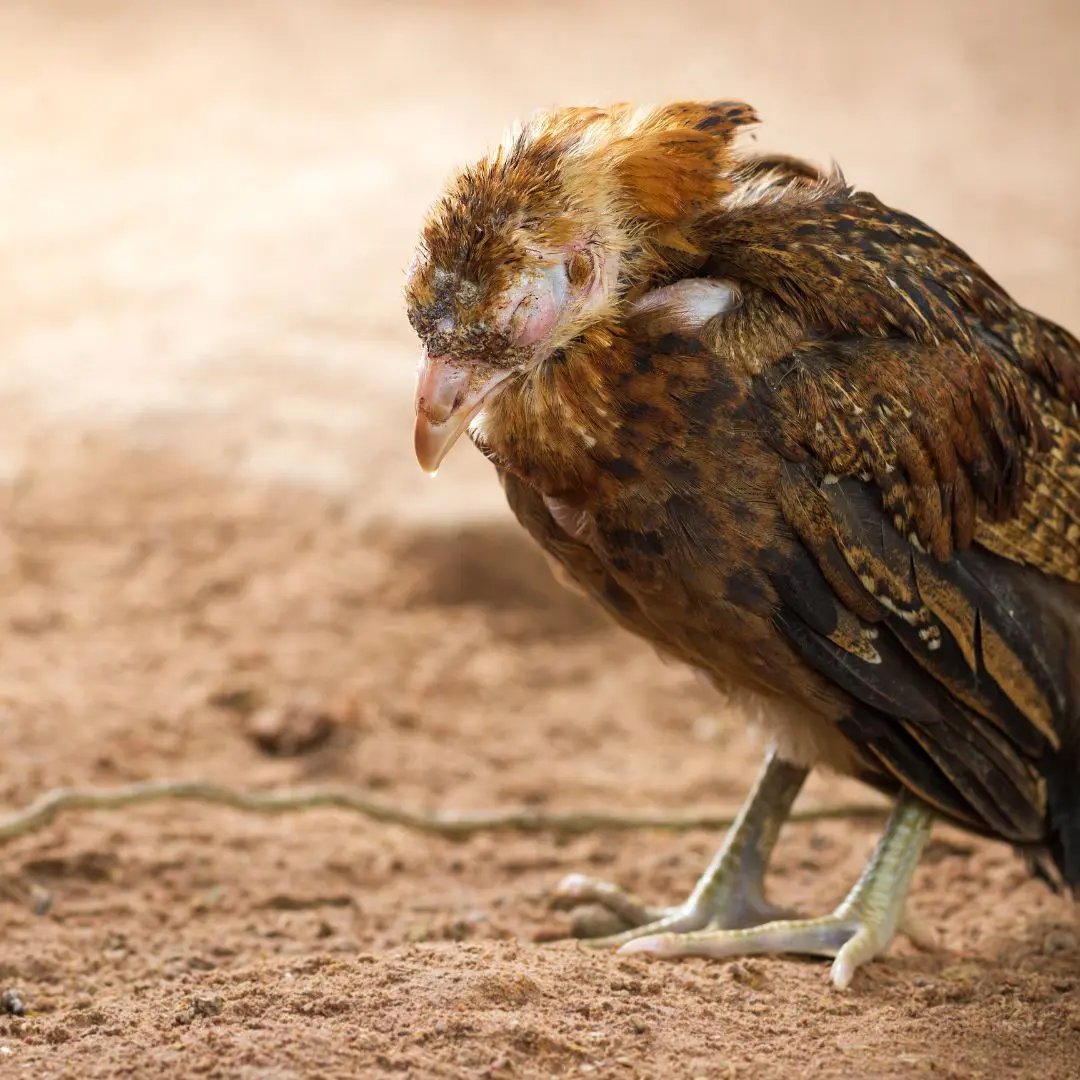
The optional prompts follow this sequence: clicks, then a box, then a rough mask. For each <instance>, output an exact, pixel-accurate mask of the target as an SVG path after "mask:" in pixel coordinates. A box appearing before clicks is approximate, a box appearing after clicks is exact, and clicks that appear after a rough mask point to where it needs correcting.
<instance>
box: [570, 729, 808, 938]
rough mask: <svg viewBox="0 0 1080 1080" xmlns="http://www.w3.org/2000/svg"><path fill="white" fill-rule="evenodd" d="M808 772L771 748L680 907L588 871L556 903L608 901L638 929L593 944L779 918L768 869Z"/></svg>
mask: <svg viewBox="0 0 1080 1080" xmlns="http://www.w3.org/2000/svg"><path fill="white" fill-rule="evenodd" d="M806 776H807V770H806V769H803V768H799V767H797V766H795V765H790V764H788V763H787V762H786V761H781V760H780V758H779V757H778V756H777V754H776V751H775V750H774V749H771V748H770V750H769V752H768V754H767V755H766V757H765V763H764V764H763V765H762V767H761V772H760V773H759V774H758V778H757V781H756V782H755V784H754V788H753V790H752V791H751V792H750V795H749V796H748V798H747V800H746V802H745V803H743V807H742V810H740V811H739V816H738V818H737V819H736V821H735V824H734V825H732V827H731V830H730V831H729V832H728V835H727V839H726V840H725V841H724V845H723V847H721V848H720V850H719V851H718V852H717V853H716V855H715V857H714V858H713V861H712V862H711V863H710V864H709V868H708V869H707V870H706V871H705V873H704V874H703V875H702V876H701V878H700V879H699V881H698V883H697V885H695V886H694V891H693V892H692V893H691V894H690V896H689V897H688V898H687V899H686V901H685V902H684V903H682V904H680V905H679V906H678V907H674V908H657V907H651V906H649V905H648V904H645V903H643V902H642V901H641V900H639V899H638V898H637V897H636V896H634V895H633V894H631V893H629V892H627V891H625V890H624V889H622V888H620V887H619V886H618V885H613V884H612V883H610V882H607V881H597V880H595V879H594V878H589V877H585V876H584V875H583V874H571V875H570V876H569V877H567V878H564V879H563V880H562V881H561V882H560V883H559V885H558V886H557V888H556V894H555V899H556V902H557V903H559V905H560V906H563V907H568V906H569V907H572V906H576V905H578V904H588V903H596V904H601V905H602V906H603V907H605V908H607V910H608V911H609V912H611V913H612V914H614V915H615V916H617V917H618V919H619V921H620V923H621V924H622V925H625V924H627V923H628V924H629V925H630V926H631V927H633V928H634V929H631V930H627V931H626V932H624V933H621V934H614V935H612V936H610V937H602V938H594V939H592V940H591V942H590V943H591V944H595V945H598V946H605V947H606V946H611V947H615V946H618V945H623V944H625V943H626V942H629V941H632V940H634V939H635V938H640V937H652V936H654V935H656V934H663V933H672V934H680V933H685V932H687V931H691V930H705V929H735V928H739V927H747V926H755V925H757V924H758V923H763V922H768V921H769V920H772V919H776V918H777V917H778V916H779V915H780V914H781V912H780V911H778V909H776V908H774V907H773V906H772V905H771V904H770V903H769V902H768V901H767V900H766V899H765V882H764V879H765V870H766V868H767V867H768V864H769V858H770V856H771V855H772V850H773V847H774V846H775V845H776V837H777V835H778V834H779V832H780V826H781V825H783V823H784V821H785V820H786V819H787V816H788V813H789V812H790V811H791V805H792V803H794V801H795V797H796V796H797V795H798V794H799V790H800V789H801V788H802V786H803V782H804V781H805V780H806Z"/></svg>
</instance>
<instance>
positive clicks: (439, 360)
mask: <svg viewBox="0 0 1080 1080" xmlns="http://www.w3.org/2000/svg"><path fill="white" fill-rule="evenodd" d="M509 374H510V372H508V371H496V372H486V371H482V370H478V369H477V368H475V367H472V366H470V365H463V364H461V363H460V362H457V361H455V360H454V359H453V357H450V356H431V355H429V354H428V353H427V351H426V350H425V352H424V356H423V359H422V360H421V362H420V371H419V373H418V374H417V380H416V427H415V429H414V434H413V440H414V445H415V448H416V460H417V461H419V462H420V468H421V469H423V470H424V472H427V473H431V474H433V475H434V474H435V473H436V472H438V469H439V466H440V465H441V464H442V461H443V458H445V457H446V455H447V454H448V453H450V448H451V447H452V446H453V445H454V443H456V442H457V441H458V439H459V438H460V437H461V433H462V432H463V431H465V429H466V428H467V427H468V426H469V423H470V421H471V420H472V418H473V417H474V416H476V414H477V413H478V412H479V411H480V409H481V407H482V406H483V404H484V401H485V400H486V399H487V398H488V396H489V395H490V394H491V392H492V391H493V390H494V389H495V387H496V386H498V385H499V384H500V383H501V382H502V381H503V380H504V379H506V378H507V376H508V375H509Z"/></svg>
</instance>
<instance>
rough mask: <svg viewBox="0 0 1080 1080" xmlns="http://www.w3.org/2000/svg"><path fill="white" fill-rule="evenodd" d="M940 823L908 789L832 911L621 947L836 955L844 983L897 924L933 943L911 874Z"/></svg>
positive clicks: (835, 975)
mask: <svg viewBox="0 0 1080 1080" xmlns="http://www.w3.org/2000/svg"><path fill="white" fill-rule="evenodd" d="M932 824H933V813H932V812H931V811H930V810H928V809H927V808H926V807H925V806H923V805H922V804H920V803H918V802H916V801H915V800H914V799H912V798H911V797H910V796H908V795H906V794H901V796H900V799H899V801H898V802H897V804H896V807H895V809H894V810H893V812H892V814H891V815H890V817H889V821H888V824H887V825H886V826H885V831H884V833H883V834H882V836H881V839H880V840H879V841H878V845H877V847H876V848H875V850H874V854H873V857H872V858H871V859H870V862H869V863H868V864H867V866H866V869H865V870H864V871H863V873H862V877H860V878H859V880H858V882H856V884H855V887H854V888H853V889H852V890H851V892H850V893H848V895H847V899H845V900H844V902H843V903H842V904H841V905H840V906H839V907H838V908H837V909H836V911H834V912H833V913H832V914H831V915H825V916H824V917H822V918H820V919H799V920H794V919H793V920H785V921H780V922H771V923H766V924H765V925H763V926H755V927H753V928H751V929H744V930H705V931H701V932H697V933H678V932H674V933H672V932H665V933H657V934H650V935H649V936H647V937H640V936H639V937H637V938H636V939H635V940H633V941H628V942H627V943H626V944H624V945H623V946H622V948H621V950H620V951H621V952H626V953H629V952H641V953H652V954H654V955H656V956H665V957H682V956H747V955H754V954H761V953H807V954H810V955H813V956H833V957H835V958H836V959H835V961H834V962H833V966H832V981H833V984H834V985H835V986H836V987H837V988H838V989H840V990H843V989H845V988H846V987H847V986H848V985H849V984H850V983H851V979H852V977H853V976H854V974H855V970H856V969H857V968H859V967H861V966H862V965H863V964H865V963H867V962H868V961H870V960H872V959H874V957H876V956H878V955H880V954H881V953H883V952H884V951H885V950H886V949H887V948H888V947H889V943H890V942H891V941H892V939H893V936H894V934H895V933H896V931H897V930H902V931H903V932H904V933H905V934H907V936H908V937H910V938H911V939H912V941H914V942H915V944H916V945H918V946H920V947H923V948H929V947H932V945H933V942H932V941H931V939H930V936H929V935H928V934H927V932H926V931H925V930H923V929H922V928H920V927H918V926H917V925H916V924H915V923H913V922H911V921H909V920H906V919H905V917H904V904H905V902H906V900H907V894H908V890H909V889H910V887H911V878H912V875H913V874H914V873H915V867H916V865H917V864H918V861H919V856H920V855H921V854H922V849H923V847H924V846H925V844H926V840H927V837H928V836H929V835H930V828H931V826H932Z"/></svg>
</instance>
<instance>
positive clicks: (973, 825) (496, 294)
mask: <svg viewBox="0 0 1080 1080" xmlns="http://www.w3.org/2000/svg"><path fill="white" fill-rule="evenodd" d="M754 121H755V117H754V114H753V112H752V110H751V109H750V108H749V107H748V106H746V105H742V104H739V103H733V102H713V103H701V104H699V103H686V104H677V105H671V106H666V107H661V108H655V109H643V110H638V109H634V108H631V107H629V106H617V107H614V108H611V109H593V108H587V109H568V110H563V111H557V112H554V113H549V114H545V115H541V116H538V117H536V118H534V119H533V120H532V121H531V122H530V123H528V124H527V125H525V126H524V127H521V128H519V129H517V130H515V131H514V132H512V133H511V134H510V136H508V138H507V140H506V141H505V142H504V144H503V145H502V147H501V148H500V149H499V150H498V151H497V152H496V153H494V154H493V155H491V156H489V157H487V158H485V159H484V160H482V161H481V162H480V163H479V164H477V165H474V166H472V167H470V168H468V169H466V170H464V171H463V172H462V173H460V174H459V175H458V176H457V177H456V178H455V179H454V180H453V181H452V182H451V184H450V185H449V188H448V190H447V191H446V193H445V194H444V195H443V197H442V198H441V199H440V200H439V202H438V203H437V204H436V206H435V208H434V210H433V211H432V213H431V215H430V217H429V219H428V221H427V222H426V224H425V226H424V229H423V234H422V238H421V241H420V245H419V249H418V253H417V257H416V260H415V263H414V265H413V267H412V268H411V270H410V274H409V280H408V284H407V302H408V309H409V317H410V320H411V322H412V325H413V326H414V328H415V329H416V332H417V333H418V335H419V336H420V338H421V340H422V342H423V346H424V351H423V360H422V363H421V368H420V373H419V380H418V387H417V399H416V406H417V423H416V432H415V438H416V452H417V455H418V457H419V460H420V463H421V464H422V465H423V467H424V468H425V469H428V470H429V471H434V470H435V469H437V468H438V466H439V463H440V462H441V461H442V459H443V457H444V455H445V454H446V453H447V451H448V450H449V448H450V446H451V445H452V444H453V443H454V441H455V440H456V439H457V438H458V436H459V435H460V434H461V433H462V432H464V431H466V430H467V431H468V433H469V435H470V437H471V438H472V440H473V442H474V443H475V444H476V445H477V446H478V447H479V448H480V449H481V451H482V452H483V453H484V454H485V455H486V456H487V457H488V458H489V459H490V460H491V461H492V462H493V463H494V464H495V466H496V469H497V470H498V472H499V475H500V477H501V479H502V482H503V484H504V486H505V488H506V492H507V495H508V498H509V501H510V505H511V507H512V508H513V511H514V513H515V514H516V515H517V517H518V519H519V520H520V521H521V523H522V524H523V525H524V526H525V528H526V529H528V531H529V532H530V533H531V534H532V536H533V537H534V538H535V539H536V540H537V541H538V542H539V543H540V544H541V545H542V546H543V548H544V549H545V550H546V551H547V552H548V553H549V555H550V556H552V558H553V559H554V560H555V561H556V562H557V563H558V564H559V566H560V567H561V568H562V570H563V571H564V572H565V574H566V575H567V576H568V577H569V578H570V579H572V581H573V582H575V583H576V584H577V585H578V586H579V587H580V588H581V589H583V590H584V591H585V592H586V593H588V594H589V595H591V596H592V597H594V598H595V599H596V600H597V601H599V602H600V603H601V604H602V605H603V606H604V607H605V608H606V609H607V611H608V612H609V613H610V614H611V616H612V617H613V618H614V619H615V620H616V621H618V622H619V623H621V624H622V625H623V626H624V627H627V628H628V629H630V630H631V631H633V632H634V633H637V634H639V635H641V636H642V637H644V638H647V639H648V640H649V641H651V642H653V643H654V644H655V645H656V646H657V648H658V649H659V650H660V651H661V652H662V653H664V654H666V655H668V656H672V657H675V658H678V659H680V660H682V661H685V662H686V663H688V664H691V665H692V666H694V667H695V668H698V669H700V670H701V671H703V672H705V673H706V674H707V675H708V676H709V677H710V678H711V679H712V680H713V681H714V682H715V683H716V684H717V685H718V686H720V687H721V688H723V689H724V690H725V691H726V692H728V693H730V694H734V695H736V696H737V697H738V698H740V699H741V701H742V702H743V703H744V704H745V705H746V706H747V707H748V708H749V709H750V710H751V712H752V714H754V715H756V716H758V717H760V720H761V723H762V724H763V725H764V726H765V727H766V729H767V730H768V731H769V732H770V733H771V736H772V740H773V742H772V746H771V749H770V751H769V753H768V755H767V757H766V761H765V764H764V766H763V769H762V772H761V774H760V775H759V777H758V781H757V784H756V786H755V788H754V790H753V792H752V794H751V795H750V797H749V799H748V801H747V803H746V804H745V806H744V808H743V811H742V814H741V815H740V819H739V821H738V822H737V824H736V825H735V827H734V828H733V829H732V830H731V832H730V834H729V836H728V838H727V841H726V843H725V845H724V847H723V848H722V849H721V851H720V852H719V853H718V855H717V856H716V858H715V859H714V861H713V863H712V865H711V866H710V867H709V869H708V870H707V871H706V873H705V875H704V876H703V877H702V879H701V880H700V882H699V883H698V885H697V887H696V888H695V889H694V891H693V893H692V894H691V896H690V897H689V899H688V900H687V901H685V902H684V903H683V904H681V905H679V906H678V907H675V908H669V909H654V908H650V907H649V906H647V905H645V904H642V903H641V902H640V901H638V900H636V899H635V898H634V897H632V896H630V895H628V894H626V893H624V892H623V891H622V890H620V889H619V888H618V887H617V886H615V885H612V884H608V883H604V882H600V881H594V880H591V879H588V878H584V877H581V876H576V875H575V876H573V877H571V878H570V879H567V881H565V882H564V883H563V885H562V887H561V894H562V895H563V896H564V897H566V898H569V899H570V900H577V901H582V902H585V901H598V902H600V903H601V904H604V905H605V906H606V907H608V908H609V909H610V910H611V911H612V912H614V913H616V914H617V915H618V916H620V917H621V919H622V920H623V925H626V924H629V925H630V926H631V927H632V929H630V930H627V931H625V932H624V933H621V934H618V935H616V936H613V937H610V938H606V939H603V943H605V944H612V945H618V946H620V947H621V948H622V949H623V951H641V952H651V953H656V954H660V955H664V956H684V955H707V956H727V955H733V954H739V953H761V952H795V953H810V954H820V955H826V956H833V957H835V962H834V964H833V969H832V979H833V982H834V983H835V984H836V985H837V986H840V987H844V986H846V985H847V984H848V983H849V982H850V980H851V978H852V975H853V973H854V971H855V969H856V968H857V967H858V966H859V965H860V964H863V963H865V962H866V961H868V960H869V959H871V958H872V957H874V956H876V955H877V954H879V953H880V952H882V951H883V950H884V949H885V948H887V946H888V944H889V942H890V940H891V939H892V937H893V936H894V934H895V933H896V931H897V930H903V931H904V932H906V933H908V934H909V936H911V937H912V938H913V939H914V940H916V941H917V942H918V943H922V942H923V941H924V939H925V937H926V935H925V934H924V933H923V932H921V931H920V930H919V929H918V927H917V925H916V924H914V923H911V922H909V921H908V920H907V919H906V917H905V912H904V907H905V902H906V897H907V893H908V889H909V886H910V882H911V877H912V874H913V872H914V869H915V866H916V863H917V861H918V858H919V855H920V853H921V850H922V847H923V845H924V843H925V841H926V838H927V835H928V833H929V830H930V826H931V822H932V820H933V819H934V817H935V816H941V817H943V818H946V819H948V820H950V821H952V822H955V823H957V824H959V825H961V826H964V827H967V828H969V829H971V830H974V831H976V832H980V833H983V834H986V835H989V836H994V837H999V838H1002V839H1004V840H1006V841H1009V842H1010V843H1012V844H1013V845H1015V846H1016V847H1017V848H1018V849H1020V850H1021V851H1023V852H1024V853H1025V854H1026V855H1027V857H1028V859H1029V863H1030V865H1031V867H1032V869H1033V871H1034V872H1036V873H1039V874H1040V875H1042V876H1044V877H1047V878H1048V879H1051V880H1052V881H1054V882H1055V883H1063V884H1065V885H1066V886H1068V887H1071V888H1072V889H1074V890H1076V889H1078V888H1080V420H1078V411H1077V403H1078V402H1080V343H1078V342H1077V341H1076V339H1075V338H1073V337H1072V336H1071V335H1070V334H1068V333H1067V332H1066V331H1064V330H1062V329H1061V328H1059V327H1057V326H1055V325H1053V324H1051V323H1049V322H1047V321H1046V320H1044V319H1040V318H1039V317H1038V316H1036V315H1034V314H1032V313H1031V312H1029V311H1026V310H1025V309H1024V308H1022V307H1020V306H1019V305H1018V304H1017V303H1016V302H1015V301H1013V300H1012V299H1011V298H1010V297H1009V296H1008V294H1006V293H1005V292H1004V291H1003V290H1002V289H1001V287H1000V286H998V285H997V284H996V283H995V282H994V281H993V280H992V279H991V278H990V277H988V276H987V274H986V273H985V272H984V271H983V270H982V269H980V268H979V266H978V265H977V264H975V263H974V262H973V261H972V260H971V259H970V258H969V257H968V256H967V255H966V254H965V253H964V252H963V251H961V250H960V249H959V248H957V247H955V246H954V245H953V244H951V243H950V242H949V241H947V240H946V239H944V238H943V237H942V236H940V235H939V234H938V233H936V232H934V231H933V230H932V229H930V228H928V227H927V226H926V225H924V224H922V222H920V221H917V220H915V219H914V218H912V217H909V216H908V215H906V214H903V213H900V212H899V211H896V210H892V209H890V208H889V207H887V206H884V205H883V204H882V203H880V202H879V201H878V200H877V199H875V198H874V197H873V196H871V195H868V194H865V193H860V192H856V191H854V190H853V189H852V188H850V187H849V186H847V184H846V183H845V182H844V180H843V179H842V177H840V176H839V175H823V174H821V173H819V172H818V171H817V170H816V169H814V168H813V167H811V166H809V165H806V164H804V163H802V162H799V161H795V160H793V159H787V158H782V157H772V158H753V157H750V156H748V155H746V154H745V153H743V152H740V151H739V150H738V149H737V148H736V146H735V136H736V135H737V133H738V131H739V129H740V128H742V127H744V126H746V125H748V124H750V123H753V122H754ZM815 765H822V766H825V767H830V768H833V769H836V770H839V771H841V772H843V773H846V774H849V775H852V776H856V777H859V778H861V779H863V780H864V781H866V782H868V783H870V784H872V785H874V786H875V787H877V788H879V789H880V790H883V791H885V792H888V793H890V794H893V795H895V797H896V804H895V809H894V811H893V813H892V815H891V817H890V820H889V823H888V825H887V826H886V829H885V831H884V833H883V836H882V838H881V840H880V842H879V844H878V847H877V849H876V851H875V853H874V855H873V858H872V859H871V862H870V863H869V865H868V866H867V869H866V871H865V872H864V874H863V875H862V877H861V878H860V880H859V881H858V883H857V884H856V885H855V886H854V887H853V889H852V891H851V892H850V894H849V895H848V897H847V899H846V900H845V901H844V903H843V904H841V906H840V907H839V908H838V909H837V910H836V911H835V912H833V913H832V914H829V915H826V916H824V917H822V918H817V919H807V920H793V919H784V918H781V917H779V916H780V913H779V912H777V911H776V910H775V909H773V908H772V907H771V906H770V905H769V904H768V902H767V901H766V899H765V895H764V889H763V877H764V873H765V870H766V868H767V865H768V860H769V856H770V853H771V850H772V847H773V844H774V842H775V839H776V835H777V832H778V830H779V828H780V825H781V824H782V822H783V820H784V818H785V817H786V815H787V813H788V811H789V810H790V807H791V805H792V803H793V801H794V799H795V797H796V795H797V794H798V791H799V789H800V787H801V785H802V783H803V780H804V778H805V777H806V775H807V772H808V770H809V769H810V768H812V767H814V766H815Z"/></svg>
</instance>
